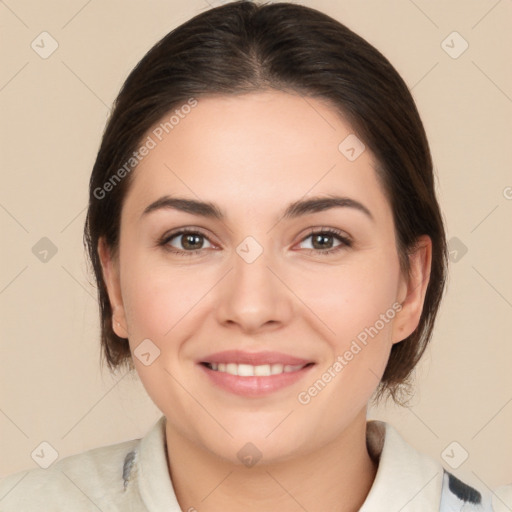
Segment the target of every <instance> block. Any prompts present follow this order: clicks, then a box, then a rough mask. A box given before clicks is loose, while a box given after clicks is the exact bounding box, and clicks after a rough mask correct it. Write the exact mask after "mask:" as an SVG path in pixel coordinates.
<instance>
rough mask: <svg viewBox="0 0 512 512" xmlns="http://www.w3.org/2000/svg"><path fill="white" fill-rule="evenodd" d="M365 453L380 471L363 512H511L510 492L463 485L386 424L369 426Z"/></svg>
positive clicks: (464, 483)
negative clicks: (436, 511)
mask: <svg viewBox="0 0 512 512" xmlns="http://www.w3.org/2000/svg"><path fill="white" fill-rule="evenodd" d="M367 447H368V451H369V453H370V455H371V456H372V458H374V459H375V460H378V469H377V474H376V477H375V481H374V483H373V486H372V488H371V489H370V493H369V494H368V496H367V499H366V501H365V503H364V505H363V507H362V508H361V511H362V512H374V511H376V510H383V506H384V507H385V509H386V510H401V511H402V512H406V511H411V512H412V511H423V510H438V511H439V512H449V511H450V512H451V511H461V510H464V511H465V512H498V511H499V512H501V511H503V512H504V511H510V510H512V507H511V504H512V486H511V485H509V486H504V487H501V488H499V489H496V491H494V492H493V491H492V490H490V489H488V488H487V487H486V486H484V485H477V486H475V485H473V484H469V483H466V482H464V481H462V480H461V479H459V478H457V477H456V476H455V475H453V474H451V473H450V472H449V471H447V470H446V469H444V468H443V466H442V465H441V464H440V462H438V461H437V460H434V459H433V458H431V457H428V456H427V455H425V454H423V453H421V452H419V451H418V450H416V449H415V448H413V447H412V446H411V445H410V444H408V443H407V442H406V441H405V439H403V437H402V436H401V435H400V434H399V433H398V431H397V430H395V428H394V427H393V426H392V425H390V424H389V423H385V422H382V421H370V422H368V423H367Z"/></svg>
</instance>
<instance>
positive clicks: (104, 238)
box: [0, 2, 492, 512]
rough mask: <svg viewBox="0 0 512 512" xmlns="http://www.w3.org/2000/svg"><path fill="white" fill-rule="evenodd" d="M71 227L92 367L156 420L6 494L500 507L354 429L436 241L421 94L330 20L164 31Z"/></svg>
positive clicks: (419, 316) (22, 504)
mask: <svg viewBox="0 0 512 512" xmlns="http://www.w3.org/2000/svg"><path fill="white" fill-rule="evenodd" d="M85 241H86V243H87V247H88V251H89V256H90V258H91V262H92V266H93V270H94V274H95V277H96V280H97V284H98V293H99V301H100V308H101V311H100V314H101V342H102V349H103V353H104V356H105V361H106V362H107V364H108V365H109V367H110V368H111V369H115V368H121V367H123V366H126V367H127V368H129V369H135V370H136V371H137V373H138V375H139V376H140V378H141V381H142V383H143V385H144V387H145V389H146V390H147V392H148V394H149V396H150V397H151V399H152V400H153V401H154V403H155V404H156V405H157V406H158V407H159V409H160V410H161V411H162V413H163V416H162V418H161V419H160V420H159V421H158V422H157V424H155V425H154V427H153V428H152V429H151V430H150V432H148V434H147V435H146V436H145V437H144V438H143V439H141V440H133V441H128V442H124V443H119V444H117V445H112V446H107V447H101V448H97V449H95V450H90V451H88V452H85V453H82V454H78V455H74V456H71V457H68V458H66V459H63V460H60V461H58V462H56V463H55V464H54V465H53V466H52V467H50V468H48V469H47V470H42V469H38V470H31V471H29V473H28V474H26V475H24V476H23V477H21V475H20V474H16V475H11V476H10V477H9V478H6V479H4V481H3V482H2V484H1V485H0V491H1V492H0V496H4V495H5V498H4V499H3V500H2V502H1V504H2V507H3V508H2V510H6V511H7V510H41V509H42V508H43V507H45V508H48V509H51V510H60V509H62V510H64V509H66V510H67V509H72V510H74V511H80V510H96V509H99V510H134V511H135V510H137V511H139V510H140V511H143V510H144V511H157V510H169V511H170V510H175V511H178V510H188V511H193V510H198V511H213V510H227V511H231V510H233V511H234V510H246V511H251V510H258V511H262V510H263V511H273V510H279V511H281V512H283V511H288V510H290V511H291V510H308V511H315V510H322V511H324V510H329V511H340V512H341V511H353V510H363V511H374V510H383V511H395V510H396V511H398V510H402V511H406V510H422V511H424V510H442V511H447V510H459V509H462V507H466V508H464V510H475V511H476V510H479V511H484V510H485V511H489V510H492V508H491V496H490V493H489V491H488V490H486V489H475V488H473V487H471V486H469V485H467V484H466V483H463V482H461V481H460V480H458V479H457V478H455V477H454V476H453V475H451V474H450V473H449V472H447V471H446V470H444V469H443V468H442V467H441V466H440V465H439V464H438V463H437V462H435V461H433V460H431V459H429V458H427V457H425V456H424V455H422V454H420V453H418V452H416V451H415V450H414V449H413V448H412V447H410V446H408V445H407V444H406V443H405V441H404V440H403V439H402V438H401V437H400V435H399V434H398V433H397V431H396V430H394V429H393V427H392V426H391V425H389V424H385V423H383V422H377V421H373V422H367V421H366V409H367V405H368V403H369V401H370V400H371V399H372V398H379V397H382V396H385V395H386V394H389V395H390V396H392V397H393V398H395V399H396V400H397V401H399V400H400V399H401V398H402V397H403V396H405V395H406V394H407V391H408V387H407V386H408V383H409V381H408V379H409V377H410V375H411V371H412V370H413V368H414V367H415V365H416V364H417V362H418V360H419V359H420V357H421V355H422V353H423V352H424V350H425V347H426V345H427V343H428V341H429V340H430V337H431V334H432V329H433V323H434V319H435V317H436V313H437V310H438V306H439V303H440V300H441V296H442V293H443V287H444V282H445V275H446V242H445V233H444V228H443V223H442V219H441V214H440V211H439V206H438V203H437V200H436V196H435V192H434V181H433V173H432V162H431V157H430V152H429V147H428V143H427V140H426V136H425V132H424V129H423V126H422V123H421V120H420V118H419V115H418V112H417V109H416V107H415V104H414V101H413V99H412V97H411V95H410V93H409V91H408V89H407V87H406V85H405V83H404V82H403V80H402V79H401V78H400V76H399V75H398V74H397V72H396V71H395V70H394V68H393V67H392V66H391V64H390V63H389V62H388V61H387V60H386V59H385V58H384V57H383V56H382V55H381V54H380V53H379V52H378V51H377V50H376V49H375V48H373V47H372V46H371V45H369V44H368V43H367V42H366V41H364V40H363V39H362V38H360V37H359V36H357V35H356V34H354V33H353V32H351V31H350V30H349V29H347V28H346V27H344V26H343V25H341V24H340V23H338V22H337V21H335V20H333V19H331V18H329V17H328V16H326V15H324V14H322V13H320V12H318V11H315V10H313V9H310V8H306V7H303V6H297V5H293V4H288V3H276V4H272V5H261V6H260V5H257V4H254V3H249V2H236V3H232V4H228V5H226V6H223V7H219V8H216V9H212V10H210V11H208V12H205V13H203V14H201V15H199V16H196V17H195V18H193V19H192V20H190V21H189V22H187V23H185V24H183V25H181V26H180V27H178V28H177V29H176V30H174V31H172V32H171V33H170V34H168V35H167V36H166V37H165V38H163V39H162V40H161V41H160V42H159V43H157V44H156V45H155V46H154V47H153V48H152V49H151V50H150V51H149V52H148V54H147V55H146V56H145V57H144V58H143V59H142V60H141V62H140V63H139V64H138V65H137V66H136V68H135V69H134V70H133V71H132V73H131V74H130V76H129V77H128V79H127V80H126V82H125V84H124V86H123V88H122V90H121V91H120V94H119V96H118V98H117V100H116V102H115V105H114V109H113V112H112V115H111V118H110V120H109V122H108V125H107V128H106V130H105V133H104V136H103V140H102V143H101V147H100V149H99V152H98V156H97V159H96V163H95V165H94V169H93V172H92V176H91V181H90V203H89V210H88V215H87V222H86V226H85ZM21 478H23V481H21ZM7 493H8V495H6V494H7Z"/></svg>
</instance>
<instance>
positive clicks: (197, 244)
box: [159, 230, 213, 255]
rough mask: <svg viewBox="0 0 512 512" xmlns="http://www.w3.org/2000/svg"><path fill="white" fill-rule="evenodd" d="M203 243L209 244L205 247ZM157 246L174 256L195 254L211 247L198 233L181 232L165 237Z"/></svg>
mask: <svg viewBox="0 0 512 512" xmlns="http://www.w3.org/2000/svg"><path fill="white" fill-rule="evenodd" d="M205 243H207V244H210V245H209V246H205ZM159 245H162V246H164V247H165V248H166V249H168V250H170V251H171V252H173V253H176V254H187V255H191V254H195V253H197V252H200V251H201V250H202V249H206V248H209V247H213V246H212V245H211V243H210V241H209V240H208V238H207V237H206V236H205V235H203V233H200V232H199V231H190V230H188V231H187V230H182V231H178V232H177V233H173V234H170V235H167V236H165V237H164V238H163V239H162V241H161V242H160V243H159Z"/></svg>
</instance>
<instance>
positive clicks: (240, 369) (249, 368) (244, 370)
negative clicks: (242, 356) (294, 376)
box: [210, 363, 303, 377]
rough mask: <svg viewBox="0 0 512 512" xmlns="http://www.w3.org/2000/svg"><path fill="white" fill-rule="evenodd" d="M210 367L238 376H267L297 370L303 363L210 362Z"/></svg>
mask: <svg viewBox="0 0 512 512" xmlns="http://www.w3.org/2000/svg"><path fill="white" fill-rule="evenodd" d="M210 368H211V369H212V370H215V371H218V372H224V373H229V374H230V375H238V376H240V377H269V376H270V375H278V374H280V373H291V372H296V371H299V370H301V369H302V368H303V365H301V364H299V365H290V364H287V365H282V364H262V365H259V366H254V365H252V364H236V363H227V364H226V363H210Z"/></svg>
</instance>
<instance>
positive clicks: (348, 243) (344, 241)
mask: <svg viewBox="0 0 512 512" xmlns="http://www.w3.org/2000/svg"><path fill="white" fill-rule="evenodd" d="M180 235H198V236H201V237H203V238H206V239H207V240H208V241H209V242H210V243H211V241H210V240H209V238H208V237H207V236H206V235H205V234H204V233H202V232H201V231H197V230H194V229H181V230H179V231H176V232H175V233H170V234H165V235H164V236H163V237H162V238H161V239H160V240H159V241H158V243H157V245H158V246H160V247H163V248H164V249H165V250H166V251H169V252H171V253H173V254H177V255H180V256H181V255H182V256H193V255H194V254H197V253H199V252H201V251H202V250H203V249H194V250H192V251H181V250H177V249H175V248H171V247H170V246H169V245H167V244H168V243H169V242H170V241H171V240H172V239H173V238H176V237H178V236H180ZM314 235H330V236H333V237H335V238H337V239H338V240H339V241H340V242H341V244H340V245H338V246H336V247H333V248H332V249H326V250H325V251H322V250H316V249H305V250H306V251H308V252H310V253H315V254H321V255H323V256H326V255H330V254H333V253H336V252H338V251H340V250H342V249H343V248H347V247H352V240H351V239H350V238H348V237H347V236H345V235H344V234H343V233H342V232H341V231H339V230H337V229H334V228H321V229H314V228H313V229H312V230H311V231H310V232H309V233H308V235H307V236H305V237H304V238H303V239H302V240H301V241H300V242H304V241H305V240H307V239H308V238H310V237H311V236H314Z"/></svg>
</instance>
